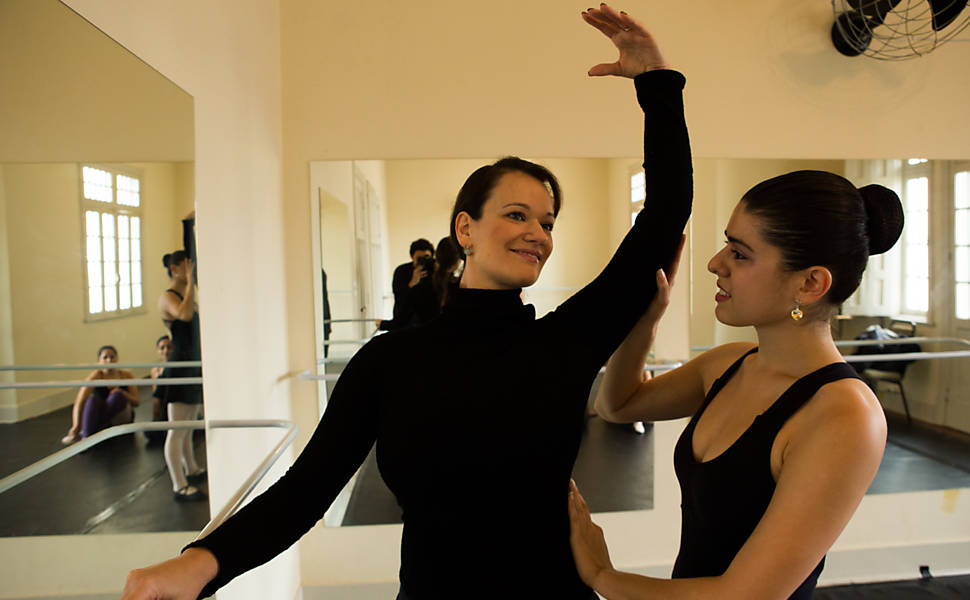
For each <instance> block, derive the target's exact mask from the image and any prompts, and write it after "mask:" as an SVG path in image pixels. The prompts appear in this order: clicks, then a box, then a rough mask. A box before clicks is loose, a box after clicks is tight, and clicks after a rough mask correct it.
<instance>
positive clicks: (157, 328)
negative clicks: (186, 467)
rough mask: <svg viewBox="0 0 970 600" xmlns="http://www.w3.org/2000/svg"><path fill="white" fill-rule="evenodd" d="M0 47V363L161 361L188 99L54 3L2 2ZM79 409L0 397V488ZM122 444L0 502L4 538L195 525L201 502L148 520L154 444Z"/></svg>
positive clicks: (51, 448) (163, 488)
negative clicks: (102, 357)
mask: <svg viewBox="0 0 970 600" xmlns="http://www.w3.org/2000/svg"><path fill="white" fill-rule="evenodd" d="M0 44H2V45H3V48H4V50H6V49H7V48H15V49H16V51H15V52H10V53H7V54H8V55H10V56H16V59H15V60H5V61H0V88H2V89H4V90H17V93H15V94H6V93H5V94H0V131H2V132H3V134H2V135H0V215H2V218H0V364H3V365H51V364H55V363H56V364H67V365H79V364H81V365H90V364H91V363H96V362H97V360H98V350H99V348H100V347H101V346H104V345H111V346H114V347H115V348H116V349H117V352H118V358H119V361H121V362H129V363H130V362H140V363H153V362H158V361H160V360H161V358H160V356H159V353H158V351H157V350H156V340H158V338H159V337H160V336H162V335H163V334H165V333H166V328H165V325H164V324H163V323H162V320H161V318H160V316H159V314H158V310H157V309H156V301H157V299H158V298H159V296H160V295H161V294H162V293H163V292H164V290H165V289H167V288H168V287H169V285H170V282H169V278H168V275H167V273H166V271H165V269H164V268H163V266H162V256H163V255H164V254H166V253H169V252H172V251H174V250H177V249H179V248H181V247H182V245H183V235H182V233H183V232H182V223H181V220H182V218H183V217H185V215H186V214H187V213H189V212H190V211H192V210H193V208H194V204H195V198H194V195H195V183H194V178H195V173H194V171H195V168H194V146H193V144H194V133H193V130H194V107H193V99H192V97H191V96H189V95H188V94H187V93H185V91H184V90H182V89H180V88H179V87H178V86H177V85H175V84H174V83H173V82H171V81H169V80H168V79H166V78H165V77H164V76H162V75H161V74H160V73H158V72H157V71H155V70H154V69H153V68H152V67H150V66H149V65H147V64H146V63H145V62H144V61H142V60H141V59H140V58H138V57H137V56H134V55H133V54H131V53H130V52H128V51H127V50H125V49H124V48H123V47H121V46H120V45H118V44H117V43H116V42H115V41H114V40H112V39H110V38H108V37H107V36H105V35H104V33H102V32H101V31H100V30H98V29H97V28H96V27H94V26H92V25H91V24H90V23H88V22H87V21H85V20H84V19H83V18H81V17H80V16H79V15H77V14H76V13H75V12H74V11H72V10H71V9H70V8H69V7H67V6H66V5H64V4H62V3H61V2H58V1H56V0H3V2H0ZM38 73H41V74H43V76H38ZM105 132H110V134H107V135H106V133H105ZM129 371H131V374H132V376H134V377H138V378H142V377H146V376H147V375H148V372H149V369H148V368H147V367H146V368H143V369H129ZM91 373H92V369H91V368H90V367H87V368H85V369H83V370H74V371H39V370H28V371H20V370H18V371H4V372H2V373H0V380H2V381H3V382H4V383H13V382H18V383H19V382H26V383H37V382H47V381H65V380H83V379H84V378H85V377H86V376H88V375H89V374H91ZM138 390H139V399H140V404H139V405H138V406H136V407H134V417H135V420H136V421H151V420H152V419H153V414H152V412H153V399H152V396H151V388H150V387H141V388H138ZM77 395H78V388H77V387H74V388H65V387H61V388H43V389H16V390H0V446H2V447H3V449H4V451H3V459H2V460H0V477H2V476H6V475H8V474H10V473H11V472H13V471H16V470H18V469H20V468H22V467H25V466H27V465H29V464H32V463H34V462H36V461H37V460H38V459H40V458H42V457H44V456H47V455H49V454H51V453H53V452H55V451H57V450H60V449H61V448H62V447H63V446H62V443H61V438H62V437H63V436H65V433H66V432H67V430H68V428H69V427H71V423H72V418H71V408H72V405H73V403H74V400H75V398H76V397H77ZM123 440H124V442H122V443H119V444H115V445H112V446H110V447H105V449H106V451H101V447H100V446H99V447H98V448H95V449H93V450H91V451H89V452H86V453H84V454H83V455H81V456H77V457H74V458H72V459H70V460H68V461H67V462H66V463H63V465H60V466H58V467H56V468H55V469H53V470H51V471H49V472H47V473H45V474H42V475H39V476H37V477H35V478H34V479H32V480H30V481H28V482H26V483H23V484H21V485H19V486H17V487H15V488H13V489H12V490H10V491H8V492H5V493H3V494H0V536H24V535H55V534H56V535H71V534H80V533H129V532H135V531H186V530H190V529H196V530H198V529H200V528H201V527H202V526H204V524H205V522H206V521H207V519H208V507H207V506H204V504H205V503H202V504H200V505H199V506H198V507H195V506H193V507H187V508H185V509H184V510H183V511H166V512H165V513H161V512H159V511H158V510H157V506H158V504H157V502H158V501H159V500H158V499H159V498H163V499H164V501H165V502H172V490H171V486H170V484H169V483H168V481H167V480H168V475H167V474H166V472H165V471H164V469H161V470H160V466H161V465H163V464H164V460H163V459H162V447H161V444H158V445H148V444H147V443H146V439H145V437H144V436H143V435H142V434H135V435H134V436H132V437H131V438H123ZM112 461H114V462H112ZM77 481H84V482H86V484H88V485H85V486H80V487H79V486H77ZM65 489H70V490H71V493H70V494H64V493H63V492H64V490H65ZM178 513H181V515H179V514H178ZM105 515H108V517H107V518H106V517H105ZM165 515H167V517H166V516H165Z"/></svg>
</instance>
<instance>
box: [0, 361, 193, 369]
mask: <svg viewBox="0 0 970 600" xmlns="http://www.w3.org/2000/svg"><path fill="white" fill-rule="evenodd" d="M201 366H202V361H201V360H173V361H171V362H161V363H160V362H131V363H88V364H75V365H68V364H63V363H55V364H52V365H0V371H85V370H87V369H104V368H105V367H110V368H112V369H151V368H154V367H201Z"/></svg>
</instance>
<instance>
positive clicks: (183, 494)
mask: <svg viewBox="0 0 970 600" xmlns="http://www.w3.org/2000/svg"><path fill="white" fill-rule="evenodd" d="M162 264H163V265H164V266H165V268H166V269H167V271H168V276H169V280H170V281H169V288H168V289H167V290H165V291H164V292H162V295H161V296H159V298H158V311H159V313H160V314H161V316H162V322H163V323H165V326H166V327H167V328H168V330H169V334H170V335H171V339H172V352H171V354H170V355H169V360H170V361H172V362H178V361H197V360H202V347H201V344H200V340H199V308H198V306H197V305H196V303H195V294H196V284H195V277H194V272H195V263H194V262H193V261H192V259H191V258H189V257H188V256H187V255H186V253H185V251H184V250H176V251H175V252H172V253H171V254H166V255H165V256H164V257H163V258H162ZM201 376H202V369H201V368H200V367H166V368H165V370H164V371H162V374H161V377H160V379H166V378H177V377H201ZM159 387H161V388H162V389H163V390H164V393H165V396H164V403H165V404H166V405H167V412H168V419H169V420H170V421H191V420H194V419H197V418H199V415H200V412H201V409H202V385H201V384H191V385H160V386H159ZM164 453H165V464H166V465H167V466H168V474H169V476H170V477H171V479H172V493H173V496H174V498H175V500H176V501H180V502H181V501H190V500H204V499H205V498H206V495H205V493H204V492H203V491H202V490H200V489H199V488H197V487H196V486H194V485H192V484H191V483H190V482H189V479H190V478H191V479H201V477H203V476H204V475H205V469H203V468H202V467H200V466H199V464H198V462H196V460H195V449H194V448H193V446H192V431H191V430H187V429H178V430H174V429H170V430H169V431H168V434H167V435H166V437H165V451H164Z"/></svg>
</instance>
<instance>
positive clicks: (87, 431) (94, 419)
mask: <svg viewBox="0 0 970 600" xmlns="http://www.w3.org/2000/svg"><path fill="white" fill-rule="evenodd" d="M116 362H118V351H117V350H116V349H115V347H114V346H101V347H100V348H98V363H100V364H102V365H105V366H104V367H102V368H100V369H97V370H95V371H92V372H91V373H90V374H89V375H88V376H87V377H86V378H85V380H86V381H92V382H93V381H98V380H99V379H133V377H132V375H131V372H130V371H125V370H123V369H114V368H110V367H109V366H108V365H111V364H112V363H116ZM133 406H138V392H137V391H136V389H135V387H134V386H110V387H108V386H103V385H101V386H94V385H91V386H84V387H82V388H81V389H80V390H79V391H78V394H77V398H76V399H75V400H74V409H73V411H72V413H71V420H72V423H71V428H70V429H68V431H67V435H65V436H64V437H63V438H61V442H62V443H64V444H73V443H74V442H76V441H78V440H82V439H84V438H86V437H90V436H92V435H94V434H95V433H97V432H99V431H101V430H102V429H104V428H106V427H110V426H112V425H121V424H123V423H131V422H132V420H133V415H134V413H133V412H132V407H133Z"/></svg>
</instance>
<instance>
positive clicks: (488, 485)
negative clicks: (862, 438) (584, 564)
mask: <svg viewBox="0 0 970 600" xmlns="http://www.w3.org/2000/svg"><path fill="white" fill-rule="evenodd" d="M635 82H636V90H637V97H638V99H639V101H640V105H641V107H642V108H643V110H644V113H645V115H646V116H645V132H644V138H645V142H644V146H645V158H644V168H645V170H646V182H647V198H646V206H645V208H644V210H643V211H642V212H641V213H640V214H639V215H638V217H637V220H636V224H635V225H634V226H633V228H632V229H631V230H630V232H629V233H628V234H627V236H626V238H625V239H624V240H623V242H622V244H621V245H620V247H619V249H618V250H617V252H616V254H615V256H614V257H613V258H612V259H611V260H610V263H609V264H608V265H607V266H606V268H605V269H604V270H603V272H602V273H601V274H600V275H599V276H598V277H597V278H596V279H595V280H594V281H593V282H592V283H590V284H589V285H587V286H586V287H585V288H583V289H582V290H581V291H579V292H577V293H576V294H575V295H574V296H572V297H571V298H569V299H568V300H567V301H566V302H564V303H563V304H562V305H560V306H559V307H558V308H557V309H556V310H555V311H553V312H551V313H549V314H548V315H546V316H544V317H543V318H541V319H538V320H537V319H536V318H535V311H534V309H533V308H532V306H531V305H529V306H524V305H523V304H522V301H521V299H520V290H517V289H514V290H476V289H459V290H458V291H457V293H456V294H455V296H454V298H452V300H451V301H450V303H449V304H448V305H447V306H446V307H445V309H444V311H443V313H442V315H441V316H440V317H438V318H436V319H435V320H433V321H432V322H431V323H429V324H427V325H424V326H419V327H414V328H411V329H405V330H400V331H395V332H391V333H388V334H385V335H382V336H379V337H376V338H374V339H373V340H371V341H370V342H369V343H368V344H367V345H365V346H364V347H363V348H361V349H360V351H358V352H357V354H356V355H355V356H354V357H353V358H352V359H351V360H350V362H349V363H348V365H347V366H346V368H345V369H344V371H343V373H342V374H341V376H340V380H339V381H338V382H337V384H336V386H335V387H334V390H333V394H332V395H331V397H330V401H329V403H328V405H327V409H326V411H325V413H324V415H323V418H322V419H321V421H320V423H319V425H318V426H317V429H316V431H315V432H314V434H313V436H312V438H311V439H310V441H309V443H308V444H307V446H306V447H305V448H304V450H303V452H302V453H301V455H300V457H299V458H298V459H297V460H296V462H295V463H294V464H293V466H292V467H290V469H289V471H288V472H287V473H286V474H285V475H284V476H283V477H282V478H281V479H280V480H279V481H277V482H276V483H275V484H274V485H273V486H272V487H271V488H270V489H269V490H267V491H266V492H265V493H264V494H262V495H261V496H259V497H257V498H256V499H255V500H253V501H252V503H250V504H249V505H248V506H246V507H245V508H243V509H242V510H240V511H239V513H238V514H237V515H235V516H233V517H232V518H230V519H229V520H228V521H226V522H225V523H224V524H223V525H222V526H220V527H219V528H218V529H217V530H216V531H214V532H213V533H212V534H210V535H209V536H207V537H206V538H204V539H202V540H200V541H198V542H195V543H194V544H193V545H194V546H201V547H204V548H208V549H209V550H211V551H212V552H213V553H214V554H215V556H216V558H217V559H218V561H219V574H218V576H217V577H216V578H215V579H214V580H213V581H212V582H210V584H209V585H208V586H207V587H206V589H205V590H203V595H206V594H209V593H212V592H214V591H215V590H216V589H217V588H218V587H220V586H222V585H224V584H225V583H226V582H228V581H229V580H231V579H232V578H233V577H235V576H237V575H239V574H240V573H243V572H244V571H246V570H248V569H251V568H253V567H255V566H257V565H260V564H262V563H264V562H266V561H268V560H269V559H271V558H272V557H273V556H275V555H277V554H278V553H280V552H282V551H283V550H285V549H286V548H287V547H289V546H290V545H291V544H293V543H294V542H296V541H297V540H298V539H299V538H300V536H302V535H303V534H304V533H305V532H306V531H307V530H308V529H310V528H311V527H312V526H313V525H314V524H315V523H316V522H317V521H318V520H319V519H320V518H321V517H322V516H323V514H324V512H325V511H326V510H327V508H328V507H329V506H330V503H331V502H332V501H333V499H334V498H335V497H336V495H337V493H338V492H339V491H340V489H341V488H342V487H343V486H344V484H346V482H347V481H348V480H349V479H350V477H351V476H352V475H353V473H354V471H356V469H357V468H358V466H360V464H361V462H363V460H364V458H365V457H366V456H367V454H368V452H369V451H370V448H371V446H372V445H373V444H374V443H375V441H376V443H377V461H378V465H379V467H380V471H381V475H382V476H383V478H384V480H385V482H386V483H387V485H388V487H389V488H390V489H391V490H392V491H393V492H394V494H395V496H396V497H397V500H398V502H399V503H400V505H401V508H402V510H403V520H404V532H403V536H402V541H401V571H400V578H401V586H402V589H403V590H404V592H405V593H406V594H407V596H408V598H409V599H411V600H425V599H429V598H449V599H453V598H520V597H521V598H556V599H557V600H569V599H574V598H575V599H580V598H581V599H583V600H587V599H589V598H591V597H594V596H593V595H592V591H591V590H590V589H589V588H588V587H586V586H585V585H584V584H583V583H582V581H581V580H580V579H579V576H578V575H577V573H576V568H575V565H574V563H573V558H572V554H571V553H570V548H569V520H568V514H567V504H566V499H567V498H566V494H567V490H568V483H569V477H570V474H571V472H572V468H573V463H574V461H575V459H576V454H577V451H578V449H579V442H580V437H581V434H582V428H583V413H584V409H585V406H586V399H587V397H588V395H589V389H590V386H591V384H592V382H593V379H594V378H595V376H596V373H597V371H598V370H599V369H600V367H602V366H603V364H604V363H605V362H606V360H607V359H608V358H609V356H610V354H612V352H613V351H614V350H615V349H616V347H617V346H618V345H619V344H620V342H621V341H622V340H623V338H624V337H625V336H626V334H627V333H628V332H629V330H630V329H631V328H632V326H633V325H634V323H635V322H636V321H637V320H638V318H639V317H640V316H641V315H642V314H643V312H644V311H645V310H646V308H647V306H648V304H649V303H650V301H651V300H652V298H653V296H654V295H655V293H656V282H655V278H654V272H655V271H656V269H658V268H660V267H664V268H668V267H669V265H670V262H671V260H672V258H673V256H674V253H675V251H676V248H677V245H678V243H679V241H680V236H681V233H682V232H683V229H684V226H685V224H686V222H687V218H688V217H689V215H690V208H691V195H692V181H691V179H692V173H691V162H690V148H689V144H688V139H687V128H686V126H685V124H684V116H683V101H682V97H681V90H682V89H683V85H684V78H683V76H682V75H681V74H680V73H677V72H675V71H653V72H649V73H645V74H643V75H640V76H639V77H637V78H636V80H635ZM567 243H568V242H567Z"/></svg>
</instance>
